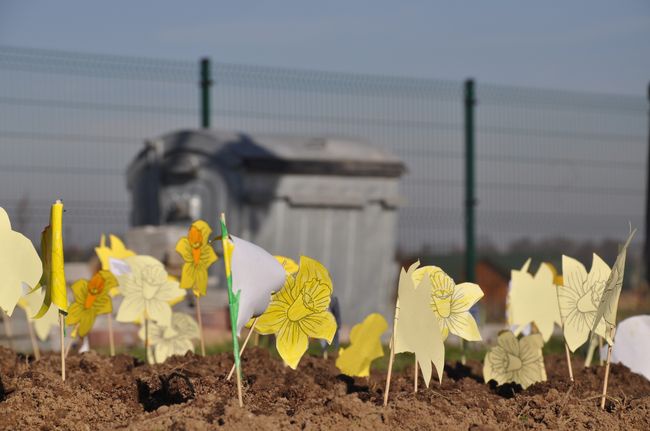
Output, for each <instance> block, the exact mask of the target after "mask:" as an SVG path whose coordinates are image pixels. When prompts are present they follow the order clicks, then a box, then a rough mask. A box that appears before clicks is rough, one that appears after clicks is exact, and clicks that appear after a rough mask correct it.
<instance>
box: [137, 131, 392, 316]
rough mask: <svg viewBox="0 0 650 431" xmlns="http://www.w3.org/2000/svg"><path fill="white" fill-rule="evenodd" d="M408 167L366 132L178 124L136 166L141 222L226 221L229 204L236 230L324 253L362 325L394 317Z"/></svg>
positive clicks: (271, 245)
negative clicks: (306, 133)
mask: <svg viewBox="0 0 650 431" xmlns="http://www.w3.org/2000/svg"><path fill="white" fill-rule="evenodd" d="M403 172H404V165H403V164H402V162H401V161H399V160H398V159H396V158H395V157H393V156H391V155H389V154H386V153H385V152H383V151H381V150H379V149H378V148H376V147H373V146H372V145H370V144H368V143H366V142H361V141H356V140H345V139H334V138H313V137H301V136H280V135H265V136H251V135H247V134H242V133H235V132H228V131H221V130H182V131H175V132H172V133H169V134H166V135H163V136H161V137H160V138H157V139H154V140H151V141H148V142H147V143H146V145H145V148H144V149H143V150H142V151H141V152H140V153H139V155H138V156H137V157H136V159H135V160H134V161H133V162H132V164H131V165H130V167H129V169H128V187H129V190H130V191H131V194H132V202H133V206H132V223H133V225H134V226H142V225H172V226H178V225H181V226H183V227H185V228H186V227H187V226H188V225H189V224H190V223H191V221H192V220H194V219H197V218H203V219H205V220H207V221H208V222H209V223H210V224H211V225H212V226H214V227H216V226H218V216H219V213H220V212H225V213H226V214H227V217H228V225H229V230H230V231H231V232H233V233H235V234H237V235H238V236H240V237H242V238H244V239H247V240H250V241H252V242H254V243H256V244H259V245H260V246H262V247H264V248H265V249H267V250H268V251H269V252H271V253H273V254H281V255H285V256H289V257H292V258H294V259H296V260H297V259H298V258H299V256H300V255H307V256H310V257H313V258H315V259H317V260H319V261H321V262H322V263H323V264H324V265H325V266H326V267H327V268H328V269H329V271H330V274H331V276H332V279H333V282H334V291H335V294H336V295H337V296H338V298H339V301H340V304H341V312H342V317H343V321H344V322H345V323H347V324H354V323H356V322H358V321H360V320H361V319H362V318H363V317H364V316H365V315H367V314H368V313H371V312H375V311H377V312H380V313H382V314H384V315H385V316H387V317H389V316H391V315H392V307H393V305H392V301H393V297H394V292H395V289H396V286H395V283H396V280H397V269H398V268H397V264H396V262H395V259H394V257H395V248H396V240H397V238H396V235H397V233H396V228H397V207H398V203H399V200H400V195H399V189H398V186H399V178H400V176H401V175H402V174H403ZM221 286H224V284H223V283H222V284H221Z"/></svg>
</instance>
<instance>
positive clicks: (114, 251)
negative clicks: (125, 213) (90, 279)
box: [95, 234, 135, 275]
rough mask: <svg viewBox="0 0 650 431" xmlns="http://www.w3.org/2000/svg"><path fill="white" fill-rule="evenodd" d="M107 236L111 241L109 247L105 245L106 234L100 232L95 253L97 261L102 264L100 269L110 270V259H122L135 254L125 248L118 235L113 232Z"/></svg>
mask: <svg viewBox="0 0 650 431" xmlns="http://www.w3.org/2000/svg"><path fill="white" fill-rule="evenodd" d="M108 237H109V239H110V241H111V246H110V247H107V246H106V235H104V234H102V236H101V238H100V240H99V247H95V253H96V254H97V257H98V258H99V261H100V262H101V264H102V269H103V270H104V271H110V270H111V261H112V260H114V259H116V260H124V259H126V258H127V257H131V256H135V252H134V251H133V250H129V249H128V248H126V246H125V245H124V243H123V242H122V240H121V239H120V238H119V237H117V236H115V235H113V234H110V235H109V236H108ZM114 275H117V274H114Z"/></svg>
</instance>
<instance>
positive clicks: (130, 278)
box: [116, 256, 186, 326]
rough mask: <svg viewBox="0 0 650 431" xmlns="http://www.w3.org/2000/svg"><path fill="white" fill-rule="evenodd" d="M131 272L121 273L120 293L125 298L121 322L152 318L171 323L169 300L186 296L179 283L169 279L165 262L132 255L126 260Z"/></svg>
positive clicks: (119, 279)
mask: <svg viewBox="0 0 650 431" xmlns="http://www.w3.org/2000/svg"><path fill="white" fill-rule="evenodd" d="M125 262H126V264H127V265H128V266H129V267H130V269H131V271H130V272H129V273H127V274H123V275H119V276H118V277H117V280H118V282H119V289H120V293H121V294H122V295H123V296H124V300H123V301H122V304H121V305H120V309H119V310H118V312H117V317H116V319H117V321H118V322H135V321H137V320H138V319H143V318H147V319H151V320H153V321H155V322H157V323H158V324H160V325H163V326H169V325H170V324H171V318H172V308H171V306H170V305H169V302H168V301H170V300H173V299H176V298H178V297H179V296H183V295H185V293H186V291H185V290H183V289H181V288H180V287H179V286H178V282H175V281H171V280H169V278H168V276H167V271H165V267H164V266H163V264H162V263H160V262H159V261H158V260H156V259H155V258H153V257H151V256H131V257H127V258H126V259H125Z"/></svg>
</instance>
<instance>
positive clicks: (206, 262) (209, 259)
mask: <svg viewBox="0 0 650 431" xmlns="http://www.w3.org/2000/svg"><path fill="white" fill-rule="evenodd" d="M216 261H217V254H216V253H215V252H214V249H213V248H212V245H210V244H205V245H203V246H202V247H201V260H200V264H201V266H202V267H204V268H208V267H209V266H210V265H212V264H213V263H215V262H216Z"/></svg>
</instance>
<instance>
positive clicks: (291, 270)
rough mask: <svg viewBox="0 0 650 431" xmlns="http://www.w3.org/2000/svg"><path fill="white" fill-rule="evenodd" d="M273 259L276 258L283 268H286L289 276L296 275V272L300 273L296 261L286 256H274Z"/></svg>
mask: <svg viewBox="0 0 650 431" xmlns="http://www.w3.org/2000/svg"><path fill="white" fill-rule="evenodd" d="M273 257H275V259H276V260H277V261H278V262H280V265H282V268H284V270H285V271H286V272H287V274H289V275H294V274H295V273H296V272H298V264H297V263H296V261H295V260H293V259H291V258H290V257H286V256H273Z"/></svg>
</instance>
